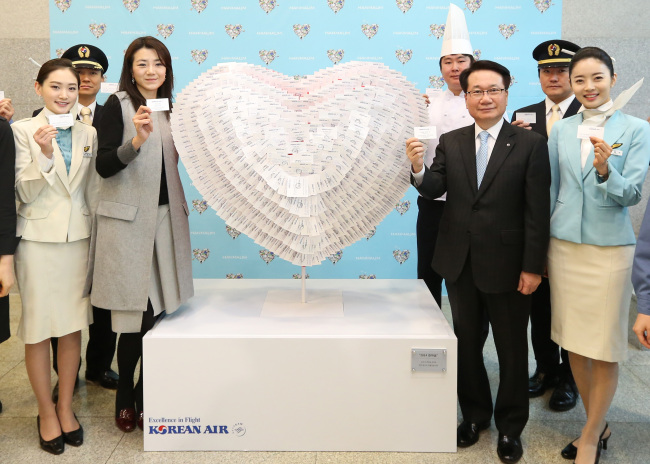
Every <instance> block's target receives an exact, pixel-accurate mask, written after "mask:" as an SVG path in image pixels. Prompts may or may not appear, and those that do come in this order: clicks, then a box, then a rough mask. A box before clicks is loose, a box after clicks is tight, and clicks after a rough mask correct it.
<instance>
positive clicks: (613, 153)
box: [612, 150, 623, 156]
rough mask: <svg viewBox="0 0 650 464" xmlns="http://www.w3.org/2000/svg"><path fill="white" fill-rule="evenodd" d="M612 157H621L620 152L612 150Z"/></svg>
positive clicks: (621, 153)
mask: <svg viewBox="0 0 650 464" xmlns="http://www.w3.org/2000/svg"><path fill="white" fill-rule="evenodd" d="M612 156H623V151H622V150H612Z"/></svg>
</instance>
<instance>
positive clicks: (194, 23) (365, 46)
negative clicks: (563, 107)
mask: <svg viewBox="0 0 650 464" xmlns="http://www.w3.org/2000/svg"><path fill="white" fill-rule="evenodd" d="M449 3H450V1H449V0H347V1H345V0H123V1H119V0H51V2H50V28H51V31H50V32H51V35H50V37H51V41H50V43H51V52H52V56H56V55H58V56H60V55H61V54H62V53H63V52H64V51H65V50H66V49H67V48H68V47H69V46H71V45H74V44H77V43H89V44H93V45H96V46H98V47H100V48H101V49H102V50H103V51H104V52H105V53H106V55H107V56H108V58H109V62H110V68H109V70H108V72H107V75H106V76H107V82H117V80H118V78H119V75H120V70H121V66H122V60H123V56H124V50H125V49H126V47H127V46H128V44H129V43H130V42H131V41H132V40H133V39H135V38H136V37H139V36H143V35H152V36H155V37H157V38H159V39H160V40H162V41H163V42H164V43H165V44H166V45H167V47H168V48H169V50H170V52H171V55H172V58H173V66H174V73H175V77H176V81H175V89H176V93H179V92H180V91H181V90H182V89H183V88H184V87H185V86H186V85H187V84H188V83H189V82H190V81H191V80H192V79H195V78H196V77H198V76H199V74H201V73H202V72H203V71H205V70H207V69H209V68H211V67H212V66H214V65H216V64H218V63H221V62H228V61H241V62H248V63H253V64H260V65H265V66H268V67H269V68H270V69H274V70H277V71H279V72H282V73H285V74H287V75H306V74H312V73H314V72H315V71H317V70H318V69H321V68H324V67H328V66H333V63H334V62H335V61H337V60H340V62H346V61H379V62H382V63H384V64H386V65H387V66H390V67H391V68H393V69H396V70H399V71H400V72H402V73H403V74H404V75H405V76H406V77H407V79H409V80H410V81H411V82H413V83H414V84H415V85H416V87H418V88H419V89H420V90H422V91H423V92H424V90H425V89H426V88H427V87H436V86H440V85H441V77H440V70H439V67H438V61H439V58H440V56H439V54H440V47H441V44H442V33H443V31H444V24H445V21H446V18H447V10H448V7H449ZM451 3H454V4H456V5H458V6H459V7H461V8H463V9H464V11H465V17H466V20H467V25H468V28H469V31H470V37H471V40H472V45H473V48H474V50H475V56H477V57H480V58H482V59H490V60H495V61H498V62H500V63H502V64H503V65H505V66H506V67H507V68H508V69H510V71H511V73H512V75H513V77H514V84H513V86H512V87H511V91H510V97H509V105H508V111H509V112H511V111H513V110H514V109H517V108H519V107H521V106H524V105H528V104H531V103H534V102H537V101H540V100H542V98H543V94H542V92H541V90H540V87H539V81H538V78H537V68H536V64H535V62H534V60H533V59H532V57H531V51H532V50H533V48H534V47H535V46H536V45H537V44H538V43H540V42H542V41H545V40H550V39H553V38H559V37H560V33H561V13H562V0H553V2H551V0H490V1H489V2H488V1H482V0H466V1H461V0H452V1H451ZM267 63H268V64H267ZM107 96H108V95H106V94H100V98H99V99H98V100H99V102H100V103H102V102H103V101H105V100H106V97H107ZM180 171H181V178H182V180H183V182H184V185H185V193H186V195H187V201H188V204H189V205H194V207H193V210H192V213H191V214H190V229H191V236H192V248H193V249H194V250H195V253H194V254H195V257H198V258H199V259H196V258H195V260H194V277H195V278H226V277H228V278H241V277H244V278H283V277H286V278H291V277H292V276H294V274H296V275H297V274H299V273H300V268H299V267H297V266H294V265H291V264H289V263H288V262H285V261H283V260H281V259H280V258H276V259H274V260H272V261H270V262H268V263H267V262H265V261H264V260H263V259H261V257H260V253H259V252H260V247H259V246H258V245H256V244H255V243H254V242H253V241H252V240H250V239H249V238H248V237H246V236H245V235H243V234H242V235H239V236H236V237H235V238H233V236H231V235H229V233H228V232H229V231H227V230H226V227H225V223H224V222H223V221H222V220H221V219H220V218H219V217H217V216H216V215H215V213H214V212H213V211H212V210H210V209H207V210H203V207H202V204H201V197H200V195H199V194H198V192H197V191H196V189H194V187H193V186H192V183H191V181H190V180H189V177H188V176H187V175H186V174H185V171H184V170H183V168H180ZM416 198H417V193H416V192H415V190H414V189H410V190H409V192H408V193H407V195H406V196H405V197H404V198H403V199H402V201H401V202H400V203H399V204H398V205H396V208H395V210H394V211H393V212H392V213H391V214H389V216H388V217H387V218H386V219H385V220H384V221H383V222H382V223H381V224H380V225H379V226H378V227H377V229H376V233H375V234H374V235H373V236H372V237H370V238H368V239H365V238H364V239H362V240H361V241H359V242H357V243H355V244H354V245H351V246H349V247H348V248H346V249H344V250H343V255H342V257H341V259H340V260H339V261H338V262H335V263H333V262H331V261H324V262H323V264H321V265H320V266H313V267H310V268H308V270H307V272H308V274H309V275H310V277H311V278H374V277H376V278H409V279H410V278H415V277H416V261H417V252H416V241H415V221H416V218H417V205H416ZM233 235H235V234H233ZM395 250H399V251H401V252H405V251H408V253H407V254H409V256H410V258H409V259H407V260H406V261H404V262H403V263H402V264H400V263H399V262H398V261H397V260H396V259H395V258H394V253H393V252H394V251H395ZM401 256H404V253H401ZM267 260H268V259H267Z"/></svg>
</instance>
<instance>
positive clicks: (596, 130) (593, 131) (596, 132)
mask: <svg viewBox="0 0 650 464" xmlns="http://www.w3.org/2000/svg"><path fill="white" fill-rule="evenodd" d="M589 137H597V138H599V139H602V138H603V137H605V128H604V127H601V126H585V125H584V124H580V125H579V126H578V138H579V139H586V140H589Z"/></svg>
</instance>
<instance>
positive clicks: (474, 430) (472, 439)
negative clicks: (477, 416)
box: [456, 421, 490, 448]
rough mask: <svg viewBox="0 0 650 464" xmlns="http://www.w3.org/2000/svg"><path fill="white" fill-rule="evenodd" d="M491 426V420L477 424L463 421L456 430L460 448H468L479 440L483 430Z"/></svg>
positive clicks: (457, 442)
mask: <svg viewBox="0 0 650 464" xmlns="http://www.w3.org/2000/svg"><path fill="white" fill-rule="evenodd" d="M489 427H490V421H487V422H482V423H480V424H476V423H473V422H468V421H463V422H461V424H460V425H459V426H458V430H456V444H457V445H458V447H459V448H467V447H468V446H472V445H473V444H474V443H476V442H477V441H478V434H479V432H480V431H481V430H485V429H487V428H489Z"/></svg>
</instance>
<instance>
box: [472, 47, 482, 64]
mask: <svg viewBox="0 0 650 464" xmlns="http://www.w3.org/2000/svg"><path fill="white" fill-rule="evenodd" d="M472 54H473V55H474V59H475V60H476V61H478V60H480V59H481V50H479V49H478V48H477V49H476V50H474V53H472Z"/></svg>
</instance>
